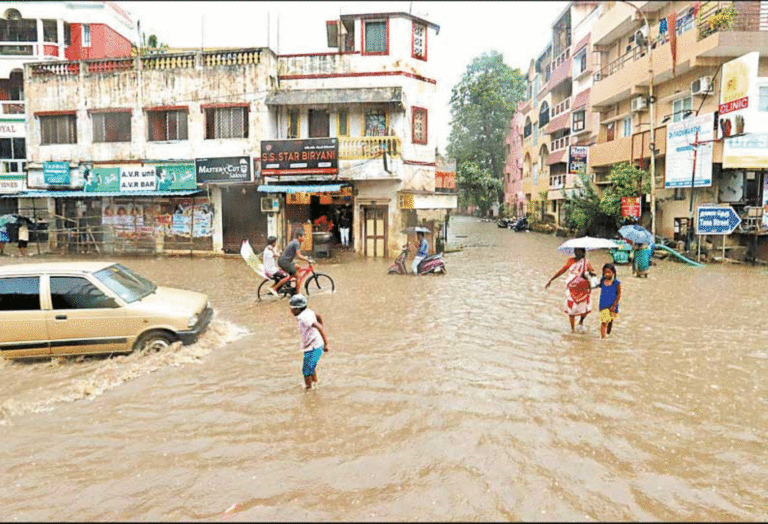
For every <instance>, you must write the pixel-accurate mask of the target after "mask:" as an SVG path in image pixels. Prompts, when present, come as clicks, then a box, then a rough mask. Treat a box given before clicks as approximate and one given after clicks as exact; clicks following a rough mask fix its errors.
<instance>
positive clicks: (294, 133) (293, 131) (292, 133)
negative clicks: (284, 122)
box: [287, 109, 299, 138]
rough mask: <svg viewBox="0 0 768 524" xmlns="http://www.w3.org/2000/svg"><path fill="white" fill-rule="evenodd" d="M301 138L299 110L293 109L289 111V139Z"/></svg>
mask: <svg viewBox="0 0 768 524" xmlns="http://www.w3.org/2000/svg"><path fill="white" fill-rule="evenodd" d="M287 138H299V110H298V109H291V110H289V111H288V137H287Z"/></svg>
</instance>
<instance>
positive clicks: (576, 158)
mask: <svg viewBox="0 0 768 524" xmlns="http://www.w3.org/2000/svg"><path fill="white" fill-rule="evenodd" d="M588 151H589V148H588V147H587V146H571V147H570V148H569V150H568V173H570V174H571V175H578V174H580V173H586V172H587V154H588Z"/></svg>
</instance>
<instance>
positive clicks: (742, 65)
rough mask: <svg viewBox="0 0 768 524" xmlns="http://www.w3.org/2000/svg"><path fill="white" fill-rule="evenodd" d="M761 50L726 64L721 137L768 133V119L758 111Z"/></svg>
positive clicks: (723, 74)
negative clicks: (758, 74)
mask: <svg viewBox="0 0 768 524" xmlns="http://www.w3.org/2000/svg"><path fill="white" fill-rule="evenodd" d="M759 61H760V53H759V52H757V51H753V52H751V53H747V54H745V55H743V56H740V57H739V58H736V59H734V60H731V61H730V62H726V63H725V64H723V70H722V74H721V77H720V107H719V115H720V116H719V121H718V126H717V129H718V131H717V133H718V134H717V137H718V138H727V137H731V136H735V135H743V134H745V133H768V119H767V118H765V117H762V118H761V117H760V116H759V114H758V111H757V105H758V102H759V91H758V89H759V87H758V85H757V68H758V63H759Z"/></svg>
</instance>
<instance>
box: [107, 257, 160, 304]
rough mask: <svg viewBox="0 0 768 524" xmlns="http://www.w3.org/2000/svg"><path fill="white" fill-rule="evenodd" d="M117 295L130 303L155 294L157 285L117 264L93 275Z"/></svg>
mask: <svg viewBox="0 0 768 524" xmlns="http://www.w3.org/2000/svg"><path fill="white" fill-rule="evenodd" d="M93 276H95V277H96V278H97V279H99V282H101V283H102V284H104V285H105V286H107V287H108V288H109V289H110V290H111V291H112V292H113V293H114V294H115V295H117V296H119V297H120V298H121V299H123V300H125V301H126V302H128V303H131V302H135V301H137V300H141V299H142V298H144V297H146V296H147V295H150V294H152V293H154V292H155V289H157V285H155V284H154V283H153V282H151V281H150V280H147V279H146V278H144V277H143V276H141V275H139V274H138V273H135V272H133V271H131V270H130V269H128V268H127V267H125V266H123V265H122V264H115V265H113V266H109V267H108V268H105V269H102V270H101V271H97V272H96V273H94V274H93Z"/></svg>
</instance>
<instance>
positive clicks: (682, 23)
mask: <svg viewBox="0 0 768 524" xmlns="http://www.w3.org/2000/svg"><path fill="white" fill-rule="evenodd" d="M695 19H696V17H695V16H694V9H693V8H692V7H691V8H689V9H688V10H686V11H685V12H683V13H681V14H678V15H677V22H675V28H676V31H677V35H678V36H680V35H682V34H683V33H686V32H688V31H690V30H691V29H693V22H694V21H695Z"/></svg>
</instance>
